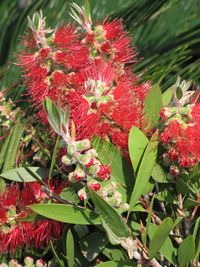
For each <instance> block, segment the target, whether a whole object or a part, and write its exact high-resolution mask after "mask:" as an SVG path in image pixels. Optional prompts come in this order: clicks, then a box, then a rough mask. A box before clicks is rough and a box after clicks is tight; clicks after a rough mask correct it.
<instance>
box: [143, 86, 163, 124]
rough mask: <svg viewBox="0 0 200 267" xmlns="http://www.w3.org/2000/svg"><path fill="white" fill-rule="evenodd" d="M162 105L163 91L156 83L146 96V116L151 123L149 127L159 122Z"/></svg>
mask: <svg viewBox="0 0 200 267" xmlns="http://www.w3.org/2000/svg"><path fill="white" fill-rule="evenodd" d="M162 107H163V103H162V92H161V90H160V86H159V85H158V84H154V85H153V87H152V88H151V90H150V91H149V93H148V94H147V96H146V98H145V118H146V121H147V122H148V123H149V125H147V128H148V129H151V128H152V127H154V126H155V125H156V124H157V122H158V120H159V117H160V115H159V113H160V110H161V108H162Z"/></svg>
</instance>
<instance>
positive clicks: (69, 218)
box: [30, 204, 101, 225]
mask: <svg viewBox="0 0 200 267" xmlns="http://www.w3.org/2000/svg"><path fill="white" fill-rule="evenodd" d="M30 208H31V209H32V210H33V211H35V212H36V213H38V214H40V215H42V216H44V217H47V218H49V219H53V220H56V221H60V222H64V223H72V224H86V225H90V224H101V221H100V218H99V216H98V215H96V214H95V213H94V212H92V211H90V210H88V209H85V208H79V207H76V206H71V205H65V204H35V205H30Z"/></svg>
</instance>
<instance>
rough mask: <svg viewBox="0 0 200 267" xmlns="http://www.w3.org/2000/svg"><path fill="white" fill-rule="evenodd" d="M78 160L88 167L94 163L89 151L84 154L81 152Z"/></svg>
mask: <svg viewBox="0 0 200 267" xmlns="http://www.w3.org/2000/svg"><path fill="white" fill-rule="evenodd" d="M78 160H79V162H80V164H82V165H84V167H86V168H89V167H90V166H92V165H93V164H94V159H93V158H91V157H90V156H89V155H88V154H87V153H84V154H83V155H81V154H80V156H79V158H78Z"/></svg>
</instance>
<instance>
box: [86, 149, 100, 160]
mask: <svg viewBox="0 0 200 267" xmlns="http://www.w3.org/2000/svg"><path fill="white" fill-rule="evenodd" d="M87 155H88V156H89V157H91V158H97V157H98V153H97V151H96V150H95V149H93V148H92V149H89V150H88V151H87Z"/></svg>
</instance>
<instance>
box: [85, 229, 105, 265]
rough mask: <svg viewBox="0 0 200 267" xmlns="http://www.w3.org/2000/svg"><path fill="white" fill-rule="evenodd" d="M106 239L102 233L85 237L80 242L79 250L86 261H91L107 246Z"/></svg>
mask: <svg viewBox="0 0 200 267" xmlns="http://www.w3.org/2000/svg"><path fill="white" fill-rule="evenodd" d="M108 242H109V241H108V239H107V237H106V235H105V233H104V232H100V231H98V232H94V233H91V234H89V235H87V236H85V237H84V238H83V239H81V241H80V246H81V250H82V252H83V255H84V256H85V257H86V258H87V259H88V261H93V260H94V259H95V258H96V257H97V256H98V255H99V253H100V252H101V251H102V250H103V249H104V248H105V246H106V245H107V244H108Z"/></svg>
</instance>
